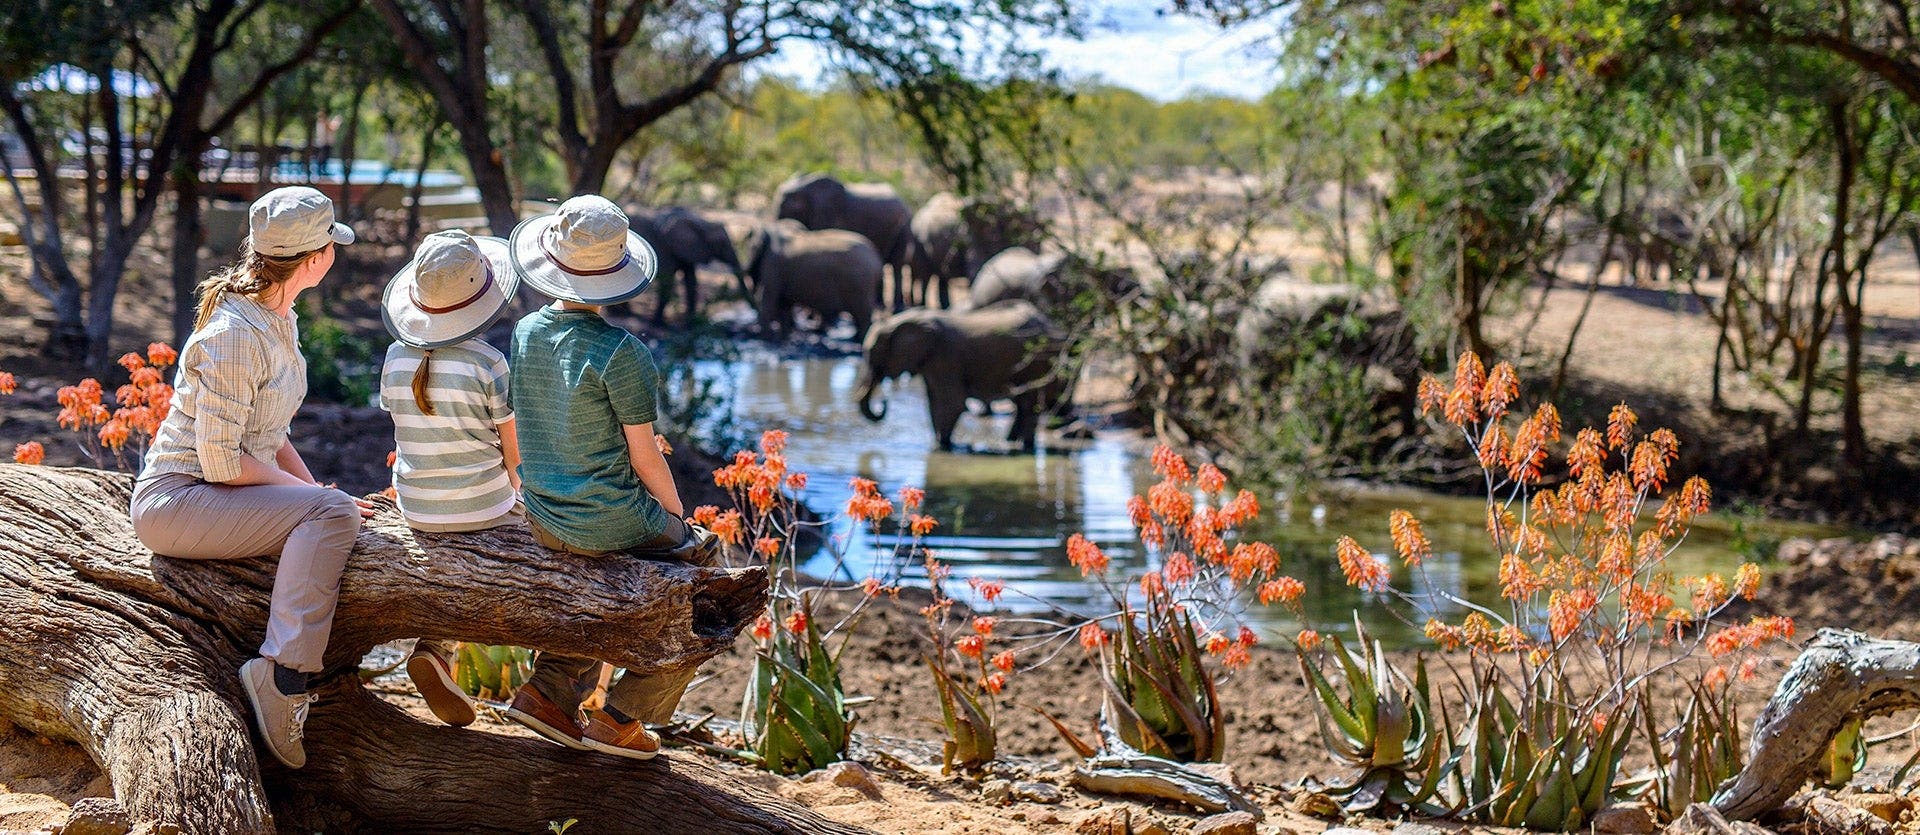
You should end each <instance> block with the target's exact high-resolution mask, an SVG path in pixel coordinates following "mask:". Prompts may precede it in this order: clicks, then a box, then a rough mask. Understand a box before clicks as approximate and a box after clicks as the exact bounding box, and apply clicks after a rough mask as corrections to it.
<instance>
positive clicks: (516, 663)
mask: <svg viewBox="0 0 1920 835" xmlns="http://www.w3.org/2000/svg"><path fill="white" fill-rule="evenodd" d="M532 674H533V651H532V650H530V649H526V648H525V647H497V646H488V645H486V644H475V643H461V644H460V645H459V648H458V649H456V650H455V651H454V655H453V681H454V683H455V684H458V685H460V689H462V690H465V691H467V695H469V696H472V697H474V698H476V699H483V700H487V701H496V702H497V701H505V700H506V699H509V698H512V697H513V691H515V690H518V689H519V688H520V685H522V684H525V683H526V681H527V676H530V675H532Z"/></svg>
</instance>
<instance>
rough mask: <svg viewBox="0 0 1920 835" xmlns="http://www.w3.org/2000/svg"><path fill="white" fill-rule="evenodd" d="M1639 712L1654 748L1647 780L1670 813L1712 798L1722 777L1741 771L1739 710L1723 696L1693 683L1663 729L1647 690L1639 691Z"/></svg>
mask: <svg viewBox="0 0 1920 835" xmlns="http://www.w3.org/2000/svg"><path fill="white" fill-rule="evenodd" d="M1640 715H1641V717H1642V718H1643V719H1644V720H1645V722H1646V733H1647V739H1649V740H1651V741H1652V744H1651V745H1650V746H1649V747H1650V748H1652V749H1653V770H1652V772H1651V774H1650V775H1649V777H1648V778H1647V779H1646V780H1645V781H1643V782H1644V783H1645V784H1646V790H1647V791H1648V792H1649V797H1650V799H1651V800H1652V801H1653V803H1654V806H1655V807H1656V808H1658V809H1659V810H1660V812H1661V813H1662V814H1664V815H1665V816H1666V817H1667V818H1669V819H1672V818H1677V817H1679V816H1680V815H1682V814H1685V813H1686V811H1687V807H1688V806H1691V805H1693V804H1695V803H1704V802H1706V801H1708V800H1711V799H1712V798H1713V793H1714V792H1715V791H1716V790H1718V789H1719V787H1720V784H1721V783H1722V782H1725V781H1726V780H1728V779H1729V778H1731V777H1733V776H1734V775H1735V774H1738V773H1739V772H1740V768H1741V766H1742V765H1743V764H1744V762H1745V751H1744V746H1743V745H1742V744H1741V739H1740V716H1739V714H1738V712H1737V711H1736V710H1735V706H1734V704H1733V703H1732V701H1731V700H1729V699H1726V698H1725V697H1724V696H1716V695H1715V694H1714V693H1713V692H1712V691H1710V690H1708V689H1707V688H1706V687H1704V686H1703V685H1700V684H1697V683H1696V684H1694V685H1693V696H1692V698H1691V699H1690V700H1689V701H1688V703H1687V708H1686V710H1685V711H1683V712H1682V713H1681V714H1680V717H1679V722H1678V723H1677V724H1675V725H1674V726H1673V727H1672V728H1671V729H1669V730H1668V731H1666V732H1665V733H1664V734H1663V733H1661V732H1659V730H1658V729H1657V728H1655V727H1654V719H1653V709H1652V697H1650V696H1648V695H1647V693H1646V691H1641V694H1640Z"/></svg>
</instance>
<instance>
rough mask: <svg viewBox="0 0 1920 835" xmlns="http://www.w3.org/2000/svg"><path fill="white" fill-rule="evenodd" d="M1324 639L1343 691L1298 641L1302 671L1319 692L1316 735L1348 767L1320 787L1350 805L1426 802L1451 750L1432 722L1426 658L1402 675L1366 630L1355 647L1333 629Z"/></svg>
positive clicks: (1370, 807) (1354, 808)
mask: <svg viewBox="0 0 1920 835" xmlns="http://www.w3.org/2000/svg"><path fill="white" fill-rule="evenodd" d="M1356 625H1357V624H1356ZM1328 640H1329V641H1330V642H1331V644H1332V650H1331V651H1330V652H1329V653H1328V654H1329V655H1331V656H1332V657H1333V658H1334V659H1335V660H1337V661H1338V662H1339V664H1340V668H1341V673H1342V675H1343V676H1344V677H1345V680H1346V691H1347V692H1346V695H1345V696H1344V697H1343V696H1341V695H1340V694H1339V693H1338V692H1336V691H1335V690H1334V687H1333V684H1332V682H1330V681H1329V680H1328V678H1327V676H1326V674H1325V673H1323V672H1321V670H1320V666H1319V663H1318V662H1317V661H1315V660H1313V659H1312V658H1310V657H1309V656H1308V654H1307V653H1306V652H1305V651H1302V650H1298V649H1297V648H1296V653H1297V655H1298V656H1299V659H1300V671H1301V675H1302V676H1304V677H1305V678H1306V680H1307V683H1308V685H1309V686H1311V687H1312V689H1313V692H1314V695H1315V696H1317V697H1318V700H1317V704H1318V706H1319V710H1316V711H1315V718H1316V719H1317V720H1318V722H1319V727H1320V738H1321V740H1322V742H1323V743H1324V744H1325V745H1326V747H1327V751H1328V752H1329V753H1331V754H1333V756H1334V758H1335V759H1336V760H1338V761H1339V762H1340V763H1341V764H1342V765H1344V766H1346V767H1347V769H1348V771H1349V774H1348V775H1346V776H1345V777H1343V778H1337V779H1336V780H1335V781H1334V782H1333V783H1331V784H1329V785H1327V786H1324V787H1322V790H1323V791H1325V792H1326V794H1327V795H1328V796H1330V797H1332V798H1334V799H1335V800H1337V801H1340V802H1341V804H1342V805H1343V806H1344V807H1345V809H1346V810H1347V811H1349V812H1375V811H1396V810H1399V809H1405V808H1408V807H1417V806H1426V805H1428V804H1429V802H1430V801H1431V800H1432V799H1433V798H1434V797H1435V794H1436V792H1437V791H1438V789H1439V787H1440V782H1441V780H1442V778H1443V777H1444V776H1445V775H1446V774H1447V773H1448V771H1449V770H1450V769H1451V768H1452V767H1453V766H1454V764H1455V763H1456V761H1457V756H1450V750H1449V749H1450V748H1451V743H1452V734H1451V733H1450V732H1448V731H1447V730H1446V729H1443V728H1437V727H1435V725H1434V719H1435V715H1436V714H1435V711H1434V710H1433V705H1432V698H1431V696H1430V691H1429V688H1428V686H1427V665H1426V661H1425V659H1421V660H1418V661H1416V662H1415V664H1414V676H1413V680H1412V681H1408V680H1407V677H1406V675H1405V674H1403V673H1401V672H1400V671H1399V670H1397V669H1395V668H1394V666H1393V664H1392V663H1391V662H1390V661H1388V659H1387V656H1386V653H1384V652H1382V651H1381V648H1380V642H1379V641H1376V640H1372V639H1371V638H1369V637H1368V636H1367V633H1366V631H1365V630H1361V631H1360V632H1359V643H1360V652H1358V653H1355V652H1353V651H1352V650H1349V649H1347V647H1346V645H1345V644H1344V643H1342V642H1341V641H1340V639H1339V637H1338V636H1330V637H1329V639H1328ZM1427 811H1430V812H1438V811H1440V810H1439V809H1437V808H1428V809H1427Z"/></svg>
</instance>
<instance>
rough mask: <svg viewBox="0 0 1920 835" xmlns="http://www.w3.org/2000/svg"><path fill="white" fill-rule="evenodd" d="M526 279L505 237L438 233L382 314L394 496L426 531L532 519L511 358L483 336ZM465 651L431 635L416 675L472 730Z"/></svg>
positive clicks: (453, 718)
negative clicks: (525, 498)
mask: <svg viewBox="0 0 1920 835" xmlns="http://www.w3.org/2000/svg"><path fill="white" fill-rule="evenodd" d="M518 285H519V279H518V277H517V276H516V275H515V274H514V271H513V265H512V263H511V262H510V261H508V259H507V242H506V241H505V240H502V239H500V238H486V237H482V238H476V237H473V236H471V235H468V234H467V233H465V232H461V231H458V230H453V231H447V232H436V233H434V234H432V235H428V236H427V239H426V240H425V241H424V242H422V243H421V244H420V251H419V253H418V254H416V255H415V256H414V259H413V260H412V261H411V262H409V263H408V264H407V265H406V266H405V267H402V268H400V272H399V273H398V274H396V275H394V277H393V280H392V281H390V282H388V283H387V290H386V293H385V294H384V296H383V297H382V299H381V304H380V316H381V318H382V319H384V320H386V324H387V332H388V333H391V334H393V338H394V343H393V345H391V346H389V347H388V348H387V360H386V363H385V364H384V365H383V366H382V367H381V369H380V407H381V408H383V409H386V410H387V411H389V412H392V413H393V440H394V452H395V454H394V463H393V491H394V498H395V499H396V500H397V503H398V504H399V506H400V515H402V516H404V517H406V520H407V526H408V527H411V528H413V529H414V530H416V531H425V532H429V533H464V532H468V531H484V530H487V529H489V528H497V527H501V526H503V525H520V524H523V523H524V520H525V519H526V514H525V511H524V510H523V509H522V507H521V504H520V495H519V490H520V478H519V476H518V475H516V474H515V471H516V470H517V469H518V468H519V466H520V448H519V445H518V444H517V443H516V442H515V435H514V428H513V407H512V405H510V404H509V403H508V401H507V385H508V383H507V379H508V372H507V358H506V356H504V355H502V354H501V353H500V352H499V351H498V350H496V349H495V348H494V347H493V346H491V345H488V344H487V343H485V342H482V341H480V332H481V331H483V330H486V328H487V326H488V325H491V324H493V321H494V320H495V319H497V318H499V316H500V311H501V310H502V309H504V308H505V307H506V306H507V302H509V301H511V300H512V299H513V293H514V288H516V287H517V286H518ZM453 649H454V646H453V644H452V643H451V642H449V641H439V640H431V639H422V640H420V642H419V643H418V644H416V645H415V646H414V648H413V653H412V654H411V655H408V656H407V676H408V677H410V678H412V679H413V686H414V687H415V688H417V689H418V690H419V691H420V696H421V697H422V698H424V699H426V700H427V707H428V708H429V709H431V710H432V711H433V715H434V716H436V717H438V718H439V719H440V721H442V722H445V723H447V724H449V725H453V726H454V727H465V726H467V725H471V724H473V720H474V713H473V701H472V700H471V699H469V698H467V694H466V693H465V692H464V691H462V690H461V689H460V686H459V685H458V684H456V683H454V680H453Z"/></svg>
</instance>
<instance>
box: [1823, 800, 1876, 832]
mask: <svg viewBox="0 0 1920 835" xmlns="http://www.w3.org/2000/svg"><path fill="white" fill-rule="evenodd" d="M1806 831H1807V832H1811V833H1835V835H1839V833H1846V835H1892V832H1893V826H1892V825H1891V824H1889V823H1887V822H1886V821H1884V820H1881V819H1880V818H1879V817H1876V816H1875V815H1874V814H1873V813H1871V812H1867V811H1864V810H1861V809H1855V808H1853V807H1852V806H1848V805H1847V804H1845V803H1841V802H1840V801H1838V800H1834V799H1833V798H1831V797H1815V798H1813V799H1811V800H1808V801H1807V829H1806Z"/></svg>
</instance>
